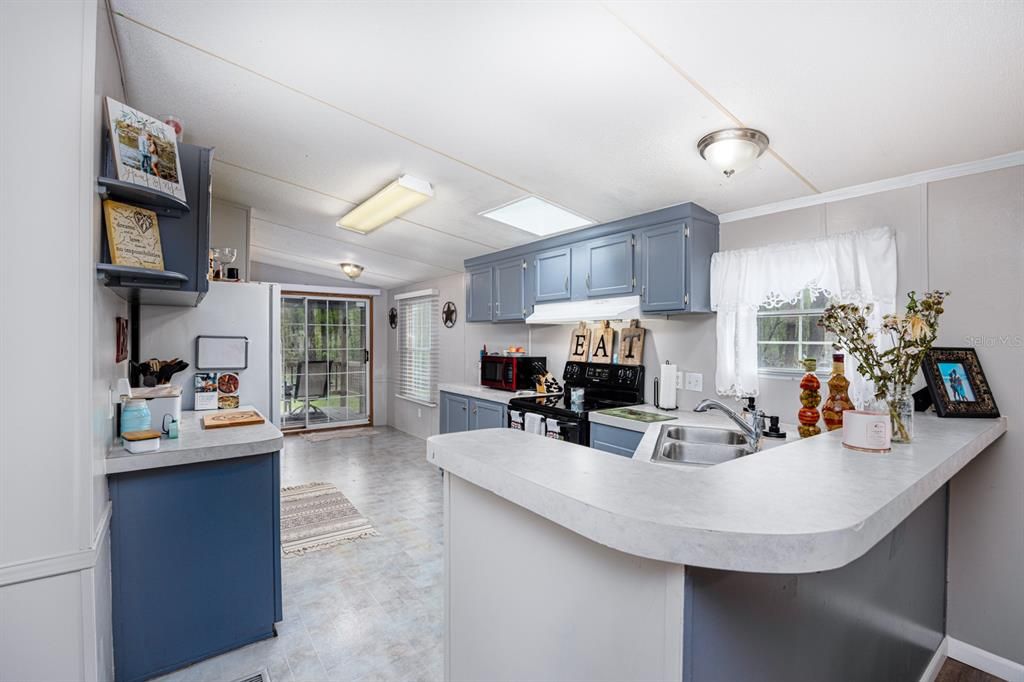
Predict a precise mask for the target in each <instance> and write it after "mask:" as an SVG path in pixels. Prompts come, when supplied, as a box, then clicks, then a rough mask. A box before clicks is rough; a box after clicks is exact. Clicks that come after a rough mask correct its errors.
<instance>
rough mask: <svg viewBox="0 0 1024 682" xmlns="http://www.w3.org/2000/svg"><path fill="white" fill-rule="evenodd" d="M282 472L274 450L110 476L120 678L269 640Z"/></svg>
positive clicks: (277, 595)
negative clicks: (260, 453)
mask: <svg viewBox="0 0 1024 682" xmlns="http://www.w3.org/2000/svg"><path fill="white" fill-rule="evenodd" d="M279 467H280V463H279V458H278V453H276V452H273V453H267V454H262V455H253V456H249V457H239V458H235V459H224V460H216V461H208V462H197V463H195V464H186V465H181V466H171V467H161V468H156V469H146V470H142V471H133V472H126V473H121V474H113V475H110V476H109V487H110V501H111V509H112V516H111V521H110V537H111V540H110V543H111V544H110V552H111V555H110V556H111V586H112V609H113V610H112V616H113V636H114V642H113V644H114V646H113V648H114V670H115V676H116V679H117V681H118V682H135V681H136V680H145V679H149V678H151V677H155V676H157V675H160V674H163V673H167V672H170V671H172V670H177V669H178V668H183V667H185V666H186V665H189V664H190V663H194V662H196V661H200V660H203V659H205V658H209V657H211V656H215V655H217V654H220V653H223V652H225V651H229V650H231V649H236V648H238V647H240V646H244V645H245V644H249V643H251V642H255V641H258V640H261V639H266V638H268V637H272V636H273V635H274V623H275V622H277V621H280V620H282V619H283V618H282V617H283V613H282V604H281V507H280V488H281V484H280V468H279Z"/></svg>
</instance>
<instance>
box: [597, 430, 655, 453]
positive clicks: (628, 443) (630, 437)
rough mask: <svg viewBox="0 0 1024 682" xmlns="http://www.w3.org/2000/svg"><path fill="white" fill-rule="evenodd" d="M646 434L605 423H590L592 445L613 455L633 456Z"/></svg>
mask: <svg viewBox="0 0 1024 682" xmlns="http://www.w3.org/2000/svg"><path fill="white" fill-rule="evenodd" d="M643 437H644V434H643V433H642V432H640V431H630V430H629V429H620V428H617V427H615V426H606V425H605V424H591V425H590V447H592V448H595V449H597V450H603V451H604V452H610V453H612V454H613V455H621V456H622V457H632V456H633V453H634V452H636V448H637V446H638V445H640V441H641V440H642V439H643Z"/></svg>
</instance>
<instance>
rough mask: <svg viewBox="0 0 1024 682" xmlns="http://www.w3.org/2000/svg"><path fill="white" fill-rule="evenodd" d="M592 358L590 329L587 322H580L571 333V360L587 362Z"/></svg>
mask: <svg viewBox="0 0 1024 682" xmlns="http://www.w3.org/2000/svg"><path fill="white" fill-rule="evenodd" d="M589 356H590V328H589V327H587V323H586V322H580V323H579V324H578V325H577V326H575V327H573V330H572V331H571V332H570V333H569V360H570V361H571V362H586V361H587V358H588V357H589Z"/></svg>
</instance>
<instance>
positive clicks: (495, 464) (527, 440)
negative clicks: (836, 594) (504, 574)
mask: <svg viewBox="0 0 1024 682" xmlns="http://www.w3.org/2000/svg"><path fill="white" fill-rule="evenodd" d="M690 414H692V413H690ZM686 416H687V418H688V417H689V415H686ZM701 416H702V417H706V415H701ZM716 416H718V415H716ZM723 419H724V417H723ZM664 423H667V422H662V424H664ZM703 423H704V424H705V425H707V424H708V422H707V421H706V420H705V421H703ZM730 423H731V422H730ZM659 426H660V425H659V424H654V425H651V429H652V433H653V431H654V430H655V429H657V428H658V427H659ZM914 428H915V436H914V442H913V443H912V444H910V445H894V446H893V449H892V452H890V453H888V454H869V453H862V452H856V451H853V450H848V449H846V448H844V447H842V445H841V439H842V432H841V431H833V432H830V433H823V434H821V435H819V436H815V437H813V438H807V439H796V440H794V441H793V442H788V443H786V444H785V445H781V446H779V447H774V448H771V449H769V450H765V451H762V452H758V453H755V454H752V455H748V456H746V457H743V458H740V459H737V460H734V461H731V462H726V463H724V464H719V465H718V466H713V467H684V466H659V465H656V464H653V463H651V462H650V461H644V459H643V458H642V457H639V456H637V457H634V459H626V458H623V457H620V456H618V455H613V454H609V453H605V452H601V451H598V450H593V449H591V448H587V447H583V446H581V445H575V444H571V443H566V442H562V441H557V440H553V439H550V438H544V437H542V436H538V435H534V434H530V433H524V432H522V431H517V430H512V429H486V430H482V431H468V432H462V433H452V434H445V435H438V436H432V437H431V438H429V439H428V440H427V460H428V461H430V462H431V463H433V464H435V465H437V466H439V467H441V468H442V469H444V470H446V471H448V472H449V473H451V474H453V475H455V476H458V477H460V478H462V479H464V480H466V481H468V482H470V483H472V484H474V485H476V486H479V487H481V488H483V489H485V490H488V491H491V492H493V493H494V494H496V495H498V496H500V497H502V498H504V499H506V500H508V501H510V502H512V503H514V504H517V505H519V506H521V507H523V508H525V509H527V510H530V511H532V512H534V513H536V514H538V515H540V516H542V517H544V518H546V519H549V520H550V521H552V522H554V523H557V524H559V525H561V526H563V527H565V528H568V529H569V530H572V531H573V532H575V533H578V534H579V535H582V536H583V537H586V538H588V539H590V540H592V541H594V542H597V543H600V544H602V545H606V546H608V547H611V548H613V549H617V550H619V551H621V552H625V553H627V554H631V555H635V556H640V557H646V558H649V559H656V560H660V561H666V562H670V563H676V564H688V565H695V566H705V567H709V568H718V569H724V570H733V571H744V572H758V573H809V572H813V571H826V570H831V569H834V568H838V567H840V566H845V565H846V564H848V563H850V562H851V561H853V560H854V559H857V558H858V557H860V556H861V555H863V554H864V553H865V552H867V550H869V549H870V548H871V547H873V546H874V545H875V544H876V543H878V542H879V541H880V540H881V539H882V538H883V537H885V536H886V535H887V534H888V533H889V532H890V531H892V529H893V528H895V527H896V526H897V525H899V524H900V523H901V522H902V521H903V520H905V519H906V518H907V517H908V516H909V515H910V513H911V512H913V511H914V510H915V509H916V508H917V507H918V506H920V505H921V504H922V503H923V502H924V501H925V500H927V499H928V498H929V497H930V496H931V495H932V494H933V493H935V492H936V491H937V490H938V489H939V488H941V487H942V486H943V485H945V484H946V483H947V482H948V481H949V479H950V478H952V477H953V476H954V475H955V474H956V473H957V472H958V471H960V469H962V468H963V467H964V466H965V465H966V464H967V463H968V462H970V461H971V460H972V459H974V457H975V456H977V455H978V453H980V452H981V451H982V450H984V449H985V447H987V446H988V445H989V444H990V443H992V442H993V441H994V440H995V439H997V438H999V437H1000V436H1001V435H1002V434H1003V433H1005V432H1006V418H1005V417H1002V418H999V419H939V418H938V417H936V416H934V415H927V416H926V415H921V414H918V415H915V424H914ZM649 436H650V433H649V434H648V435H646V436H645V438H644V441H643V442H641V445H640V448H638V455H639V453H640V449H641V448H643V447H645V444H646V443H647V442H648V438H649ZM654 437H655V439H656V435H655V436H654Z"/></svg>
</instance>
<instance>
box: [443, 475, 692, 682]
mask: <svg viewBox="0 0 1024 682" xmlns="http://www.w3.org/2000/svg"><path fill="white" fill-rule="evenodd" d="M445 479H446V490H447V496H446V500H445V526H446V531H447V532H446V538H445V552H446V586H447V595H446V601H447V623H446V625H447V629H446V639H447V641H446V644H445V646H446V649H447V663H446V665H447V673H446V678H447V679H448V680H483V679H486V680H491V681H493V682H500V681H501V680H509V681H511V680H524V679H529V680H538V681H540V680H567V679H580V680H583V679H585V680H591V681H594V682H600V681H601V680H608V681H609V682H610V681H613V680H614V681H618V680H624V679H646V680H673V681H674V682H678V681H679V680H681V679H682V641H683V640H682V627H683V624H682V617H683V601H682V600H683V587H684V568H683V566H680V565H675V564H668V563H664V562H660V561H654V560H650V559H643V558H640V557H636V556H631V555H628V554H624V553H622V552H619V551H617V550H613V549H611V548H608V547H605V546H603V545H600V544H598V543H595V542H592V541H590V540H587V539H586V538H584V537H582V536H580V535H577V534H576V533H573V532H572V531H569V530H566V529H565V528H563V527H561V526H559V525H557V524H555V523H552V522H550V521H548V520H547V519H544V518H542V517H540V516H538V515H537V514H534V513H533V512H530V511H527V510H525V509H523V508H522V507H519V506H518V505H516V504H513V503H511V502H508V501H507V500H504V499H502V498H501V497H499V496H497V495H495V494H493V493H491V492H489V491H486V490H484V489H482V488H479V487H477V486H475V485H473V484H471V483H468V482H467V481H465V480H464V479H461V478H459V477H457V476H453V475H452V474H451V473H450V472H446V474H445Z"/></svg>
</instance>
